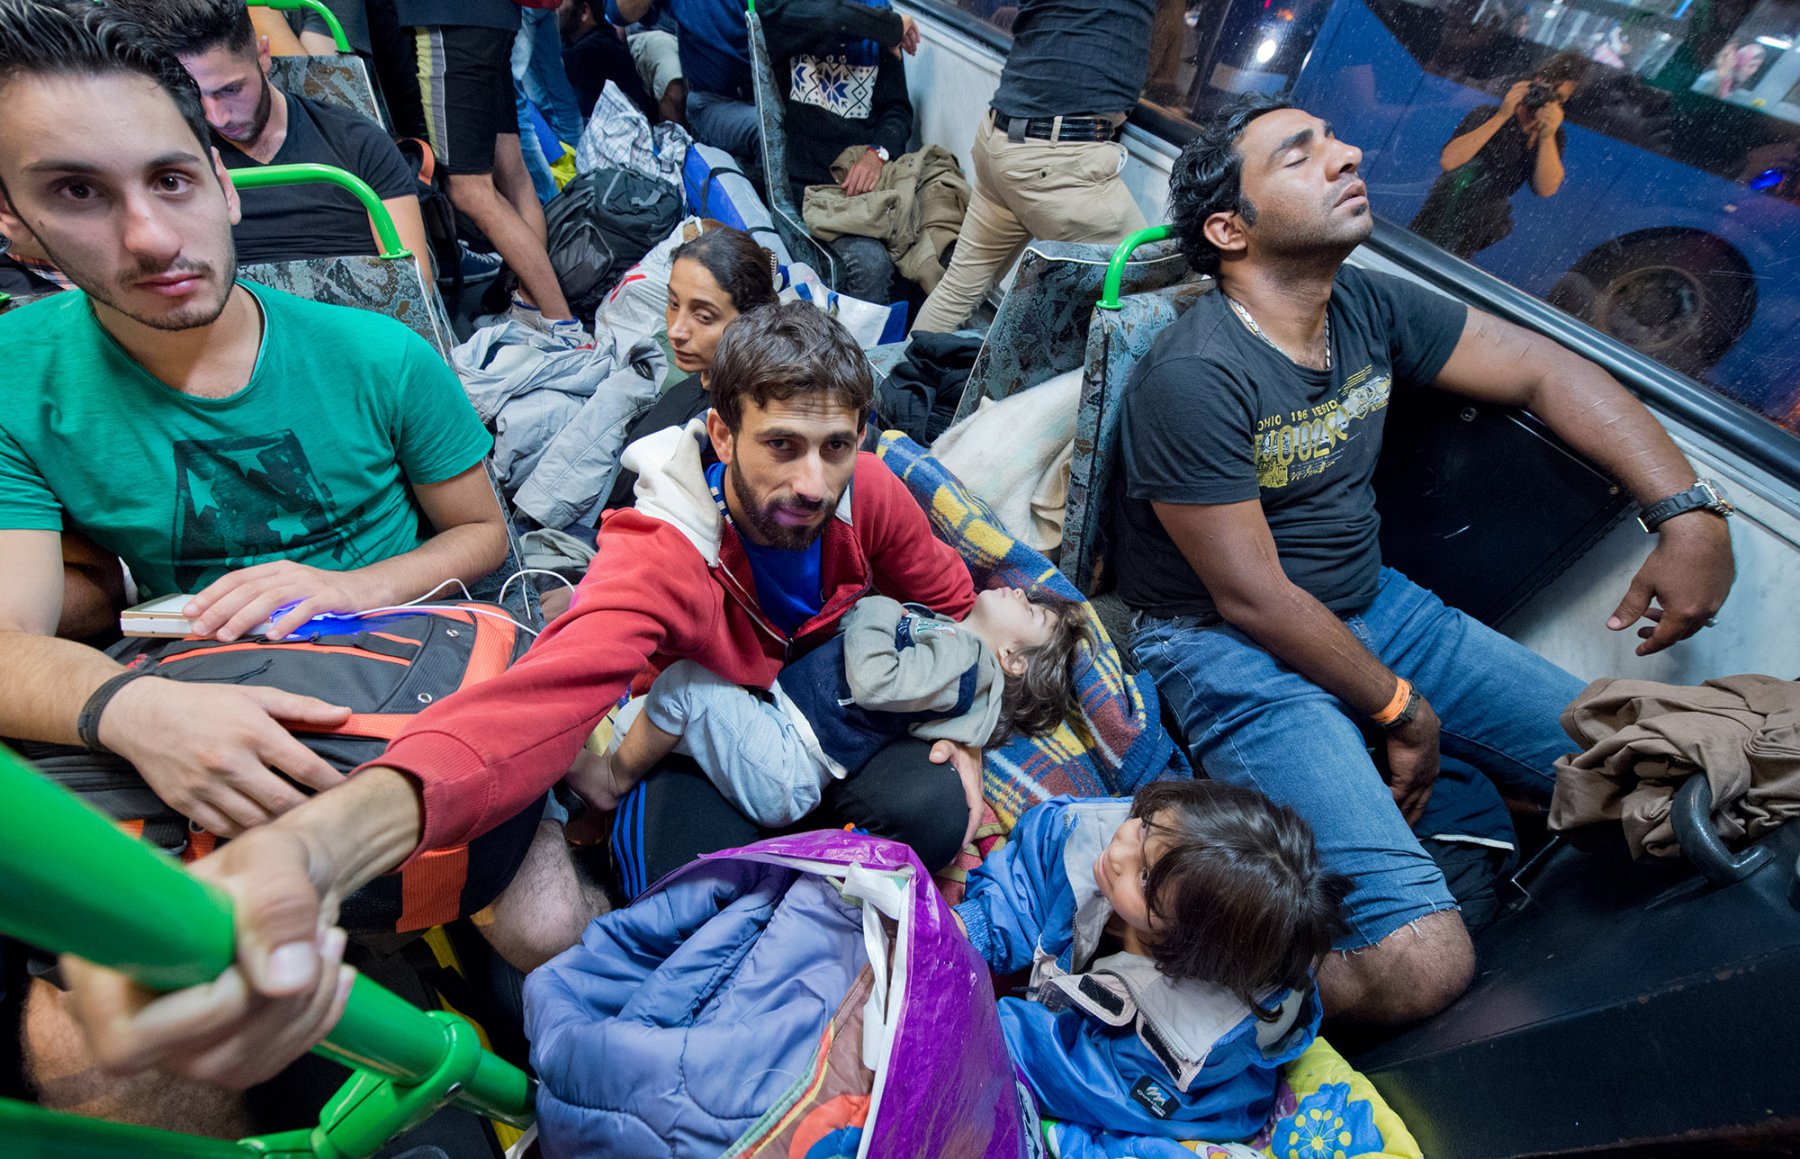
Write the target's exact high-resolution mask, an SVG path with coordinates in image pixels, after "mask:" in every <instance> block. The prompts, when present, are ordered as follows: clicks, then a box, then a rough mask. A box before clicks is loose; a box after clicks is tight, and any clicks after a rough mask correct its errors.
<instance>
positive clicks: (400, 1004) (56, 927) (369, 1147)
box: [0, 746, 533, 1159]
mask: <svg viewBox="0 0 1800 1159" xmlns="http://www.w3.org/2000/svg"><path fill="white" fill-rule="evenodd" d="M0 800H4V801H5V802H6V804H7V808H6V809H5V810H3V811H0V933H5V934H9V935H11V936H13V937H16V938H19V939H20V940H22V941H25V942H29V943H31V944H32V945H35V946H39V947H41V948H43V949H46V950H50V951H53V952H56V953H70V954H76V955H79V956H81V957H83V958H86V959H88V960H90V961H93V962H98V963H100V964H101V965H104V966H109V967H111V968H113V969H115V970H119V971H122V972H124V973H126V974H128V975H130V976H131V977H133V978H135V979H137V980H138V981H139V982H141V983H143V984H144V985H146V986H149V987H152V988H154V989H158V990H165V989H174V988H176V987H181V986H191V985H195V984H198V983H201V982H205V981H208V980H210V979H212V978H214V977H216V976H217V975H218V974H219V973H220V972H221V971H222V970H224V969H225V968H226V967H227V966H228V965H230V963H231V961H232V959H233V956H234V949H233V947H234V941H233V936H232V917H231V906H230V901H229V899H228V898H227V897H226V895H225V894H224V892H223V891H221V890H220V889H218V888H217V887H216V886H213V885H210V884H208V883H206V882H204V881H201V880H200V879H199V878H196V877H194V876H192V875H191V874H188V873H186V872H184V871H182V869H181V868H180V867H179V866H177V865H176V864H175V863H174V862H173V861H172V860H171V859H170V858H169V857H167V856H166V855H164V854H162V853H160V852H159V851H156V850H153V849H151V848H150V847H149V846H147V845H144V844H143V843H141V842H138V841H134V840H132V839H131V838H130V837H127V836H126V835H125V834H124V833H122V832H120V831H119V830H118V829H117V828H116V827H114V825H113V823H112V822H111V821H110V820H108V819H107V818H106V817H104V816H102V815H101V814H99V813H97V812H95V811H94V810H92V809H90V808H88V807H87V806H86V805H84V804H82V803H81V802H80V801H79V800H78V799H77V798H75V797H74V796H73V795H71V794H69V793H68V792H66V791H64V790H63V789H62V788H60V787H59V786H57V785H55V784H53V783H52V782H51V781H50V780H49V779H48V778H46V777H43V776H41V775H40V774H38V773H37V772H36V771H34V770H33V769H32V768H31V767H30V766H29V765H27V764H26V763H25V762H24V761H22V760H20V759H19V758H18V756H17V755H16V754H14V753H13V752H12V751H11V750H10V749H7V748H5V747H4V746H0ZM314 1052H315V1053H317V1054H320V1055H322V1056H324V1057H326V1058H330V1059H334V1060H336V1061H338V1062H341V1063H343V1064H345V1065H346V1066H350V1067H352V1068H354V1069H355V1070H356V1071H357V1072H358V1074H357V1075H356V1077H355V1078H353V1079H352V1080H351V1082H350V1083H349V1084H348V1085H347V1086H346V1087H345V1088H344V1090H343V1091H342V1092H340V1093H339V1095H338V1096H337V1097H336V1098H335V1099H334V1100H333V1102H332V1104H331V1105H330V1106H328V1107H327V1108H326V1120H325V1122H324V1123H322V1124H321V1126H320V1127H319V1128H317V1129H316V1130H314V1131H312V1132H310V1133H309V1132H301V1133H299V1134H300V1135H301V1136H303V1137H310V1138H311V1140H312V1142H311V1144H309V1145H307V1146H303V1147H300V1148H299V1149H297V1150H296V1149H295V1146H294V1142H293V1140H292V1139H288V1138H285V1137H284V1138H283V1139H282V1142H283V1144H284V1145H283V1146H280V1147H273V1148H272V1147H270V1146H268V1145H265V1143H264V1142H262V1141H257V1140H245V1141H243V1144H242V1145H243V1146H246V1147H253V1149H256V1150H258V1153H262V1154H271V1153H284V1154H285V1153H289V1152H292V1153H295V1154H316V1155H321V1156H331V1157H332V1159H339V1157H347V1156H357V1155H369V1154H373V1153H374V1152H375V1150H377V1149H379V1147H380V1146H381V1145H382V1143H384V1142H385V1141H386V1140H387V1138H388V1137H390V1136H391V1135H393V1134H396V1133H398V1132H399V1131H401V1130H404V1129H406V1128H407V1127H409V1126H411V1125H414V1124H416V1123H417V1122H420V1121H422V1120H423V1119H424V1118H425V1117H427V1116H429V1115H430V1114H431V1113H432V1111H434V1110H435V1109H436V1108H437V1107H438V1106H441V1105H442V1104H443V1103H444V1102H449V1101H454V1102H455V1103H456V1104H457V1105H459V1106H462V1107H465V1108H467V1109H468V1110H471V1111H473V1112H475V1113H477V1114H480V1115H485V1116H487V1117H489V1118H492V1119H497V1120H499V1121H501V1122H506V1123H511V1124H513V1125H514V1126H519V1127H523V1126H526V1125H528V1124H529V1123H530V1122H531V1119H532V1098H533V1091H532V1084H531V1080H530V1079H528V1078H527V1077H526V1076H525V1074H524V1073H523V1072H522V1071H520V1070H519V1069H518V1068H517V1067H514V1066H512V1065H511V1064H509V1063H507V1062H504V1061H502V1060H501V1059H499V1058H496V1057H494V1056H493V1055H491V1054H488V1053H487V1052H485V1051H483V1050H482V1049H481V1048H480V1044H479V1039H478V1037H477V1035H476V1032H475V1029H474V1028H473V1027H472V1026H470V1025H469V1024H468V1023H467V1022H464V1021H463V1020H462V1019H460V1018H456V1017H454V1016H451V1015H446V1014H441V1013H437V1012H434V1013H432V1014H426V1013H424V1012H422V1011H420V1010H418V1009H416V1008H414V1007H413V1006H412V1005H410V1004H409V1003H407V1002H405V1001H404V1000H402V999H400V998H398V997H396V996H395V995H394V994H392V993H391V992H389V991H388V990H386V989H384V988H383V987H381V986H380V985H378V984H376V983H374V982H371V981H369V980H368V979H367V978H362V977H359V978H357V980H356V984H355V986H354V987H353V988H352V990H351V992H350V1001H349V1003H348V1005H347V1006H346V1008H345V1010H344V1016H343V1018H342V1019H341V1020H340V1021H339V1022H338V1024H337V1026H336V1027H335V1028H334V1029H333V1030H332V1032H331V1034H330V1036H329V1037H328V1038H327V1039H326V1040H325V1042H323V1043H321V1044H320V1045H319V1046H317V1047H315V1048H314ZM33 1112H35V1114H32V1113H33ZM47 1115H49V1112H37V1111H36V1109H35V1108H21V1105H20V1104H16V1103H8V1102H6V1101H4V1100H0V1135H4V1137H6V1138H8V1139H9V1143H8V1147H9V1148H10V1147H11V1146H13V1143H12V1142H11V1140H16V1139H17V1138H18V1136H17V1135H14V1134H13V1133H12V1132H11V1131H10V1130H5V1129H4V1128H6V1127H8V1126H11V1127H15V1128H16V1127H18V1126H19V1125H20V1124H21V1123H23V1122H25V1121H26V1119H28V1118H33V1119H41V1118H42V1117H43V1116H47ZM57 1118H62V1117H60V1116H57ZM27 1125H29V1124H27ZM94 1126H95V1129H104V1128H105V1127H107V1126H108V1125H105V1124H100V1125H94ZM169 1137H170V1138H173V1139H179V1138H183V1137H182V1136H169ZM270 1142H272V1141H270ZM9 1153H10V1152H9ZM45 1153H46V1154H50V1153H55V1154H57V1155H62V1154H75V1153H76V1152H75V1150H74V1147H73V1145H70V1146H69V1147H68V1148H67V1150H65V1149H64V1148H63V1146H62V1145H61V1144H59V1146H58V1147H57V1149H55V1150H54V1152H45ZM80 1153H81V1154H87V1153H89V1152H86V1151H83V1152H80ZM92 1153H93V1154H104V1153H105V1152H104V1150H95V1151H93V1152H92ZM112 1153H113V1154H119V1153H121V1152H120V1151H119V1150H118V1149H117V1148H116V1147H115V1149H114V1150H113V1152H112ZM143 1153H145V1154H152V1153H154V1154H164V1153H168V1154H174V1153H175V1152H164V1151H155V1150H153V1149H151V1148H150V1147H149V1146H148V1145H146V1148H145V1151H144V1152H143ZM215 1153H218V1152H216V1151H205V1150H198V1151H193V1152H191V1154H194V1155H208V1154H215Z"/></svg>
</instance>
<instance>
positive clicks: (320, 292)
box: [238, 254, 456, 362]
mask: <svg viewBox="0 0 1800 1159" xmlns="http://www.w3.org/2000/svg"><path fill="white" fill-rule="evenodd" d="M238 274H239V276H241V277H244V278H247V279H249V280H250V281H252V282H257V283H260V284H261V285H265V286H272V287H274V288H275V289H277V290H285V291H286V292H287V293H290V294H293V295H295V296H296V297H300V298H309V299H311V300H312V301H315V302H329V303H331V304H332V305H334V306H350V307H353V308H356V309H359V310H373V311H375V312H376V313H378V314H386V315H387V316H388V317H390V318H394V319H397V320H399V321H401V322H404V323H405V324H406V325H407V326H408V327H409V328H411V329H412V330H413V331H414V332H415V333H416V334H418V335H419V336H420V337H421V338H423V339H425V340H426V341H427V342H429V343H431V344H432V346H433V347H435V348H436V349H437V352H438V353H439V354H441V355H443V356H444V360H445V361H446V362H448V361H449V359H450V349H451V347H453V346H455V345H456V337H455V335H454V334H453V333H452V331H451V329H450V316H449V313H448V312H447V311H446V310H445V309H444V300H443V298H442V297H440V296H439V295H438V292H437V287H435V286H430V287H428V286H426V285H425V281H424V279H423V278H422V277H421V276H420V275H419V267H418V266H417V265H416V264H414V263H413V262H412V261H410V260H400V261H388V260H386V259H383V258H379V257H374V256H372V255H367V254H364V255H359V256H353V257H337V258H310V259H308V260H306V261H296V262H264V263H262V264H259V265H250V266H244V267H243V268H242V269H240V270H239V271H238Z"/></svg>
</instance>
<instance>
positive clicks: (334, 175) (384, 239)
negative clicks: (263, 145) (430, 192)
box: [231, 161, 412, 261]
mask: <svg viewBox="0 0 1800 1159" xmlns="http://www.w3.org/2000/svg"><path fill="white" fill-rule="evenodd" d="M309 181H326V182H330V183H331V184H333V185H336V186H338V187H339V188H341V189H346V190H348V191H349V192H350V193H351V194H352V195H353V196H354V197H355V198H356V199H357V200H358V201H360V202H362V205H363V209H365V210H367V211H368V214H369V220H370V221H372V222H374V223H375V236H376V237H377V238H379V239H380V240H381V256H382V258H384V259H386V260H388V261H394V260H396V259H399V258H410V257H412V251H411V250H409V249H407V248H406V247H405V246H403V245H401V244H400V231H399V230H397V229H395V228H394V219H393V217H392V215H390V214H389V213H388V211H387V206H385V205H383V204H381V195H380V194H378V193H376V192H375V190H373V189H372V188H370V187H369V183H368V182H367V181H364V180H363V179H362V178H360V177H358V176H357V175H356V174H354V173H346V172H344V170H342V169H339V168H337V167H335V166H332V165H320V164H317V163H315V162H311V161H308V162H303V163H301V164H297V165H264V166H261V167H260V168H256V169H233V170H232V171H231V183H232V184H233V185H235V186H236V187H237V188H239V189H267V188H269V187H270V186H273V185H304V184H306V183H307V182H309Z"/></svg>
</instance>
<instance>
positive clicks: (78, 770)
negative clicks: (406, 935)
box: [19, 602, 538, 933]
mask: <svg viewBox="0 0 1800 1159" xmlns="http://www.w3.org/2000/svg"><path fill="white" fill-rule="evenodd" d="M326 623H327V624H328V625H329V626H326V627H319V626H318V625H319V621H314V623H313V624H309V625H306V626H305V627H303V628H302V629H301V631H302V632H303V633H304V634H303V635H300V636H296V637H291V638H289V639H286V640H280V641H268V640H261V639H251V640H236V641H233V642H231V643H222V642H220V641H218V640H205V639H168V638H127V639H124V640H121V641H120V642H119V643H117V644H115V645H114V646H113V647H111V648H109V649H108V650H107V654H108V655H110V656H111V657H112V658H113V659H115V660H117V661H119V662H120V663H121V664H124V665H125V666H126V667H127V668H133V669H140V670H142V671H144V672H146V673H150V674H153V675H156V676H161V677H166V678H168V679H171V680H181V681H185V682H190V683H201V684H245V685H260V686H263V687H270V688H280V689H282V690H284V691H286V692H293V693H297V694H299V695H303V696H316V697H318V698H319V699H320V700H324V701H327V702H329V703H332V704H342V705H346V706H348V707H349V709H350V710H351V716H350V719H349V720H347V721H346V722H345V723H344V724H342V725H341V726H339V727H337V728H335V729H332V730H330V731H327V732H301V731H298V730H296V732H295V736H297V737H298V738H299V739H300V740H301V741H302V742H303V743H304V744H306V746H307V747H308V748H310V749H312V750H313V751H314V752H316V753H318V754H319V755H320V756H321V757H323V758H325V760H326V761H327V762H329V763H330V764H331V765H333V766H334V767H336V768H337V769H338V770H339V771H340V772H344V773H348V772H349V771H350V770H351V769H354V768H356V767H357V766H358V765H360V764H362V763H364V762H365V761H369V760H373V759H374V758H376V757H378V756H380V755H381V753H382V751H383V750H384V749H385V748H386V747H387V743H388V742H389V741H390V740H392V739H393V738H394V737H395V736H397V735H398V734H399V732H400V730H401V729H402V728H404V727H405V726H406V724H407V723H408V722H409V721H410V720H411V719H412V718H413V717H414V716H416V715H417V714H418V713H420V712H422V711H424V710H425V709H426V708H427V707H429V706H430V705H432V704H435V703H437V702H438V701H440V700H442V699H443V698H444V697H446V696H451V695H454V694H455V693H456V692H457V691H458V690H459V689H462V688H467V687H468V686H470V685H472V684H478V683H480V682H481V681H483V680H488V679H491V678H493V677H494V676H497V675H499V674H500V673H501V672H504V671H505V670H506V669H507V668H508V667H509V666H510V665H511V664H512V662H513V661H514V660H516V659H518V658H519V656H521V655H523V654H524V652H525V649H526V647H527V646H529V644H530V643H531V637H530V635H529V634H528V633H526V632H525V631H524V630H522V629H521V628H520V627H519V626H518V624H517V623H516V622H515V621H514V620H513V619H512V617H511V616H510V615H509V614H507V612H506V611H505V610H504V609H502V608H500V607H499V606H497V605H494V604H481V603H471V602H456V603H445V604H442V605H436V606H433V607H431V608H419V609H407V610H406V611H403V612H394V613H383V614H381V615H378V616H371V617H363V618H359V619H346V620H343V621H340V622H335V623H334V622H330V621H327V622H326ZM19 747H20V749H21V751H22V752H23V753H24V755H25V756H26V758H27V759H29V760H31V761H33V762H34V763H35V764H36V765H37V766H38V768H39V769H40V770H41V771H42V772H43V773H44V774H45V775H47V776H49V777H50V778H51V779H52V780H55V781H56V782H57V783H58V784H60V785H62V786H63V787H64V788H66V789H69V790H70V791H71V792H74V793H76V794H78V795H79V796H81V797H82V798H83V799H84V800H86V801H87V802H88V803H89V804H90V805H93V806H94V807H95V808H97V809H99V810H100V811H101V812H103V813H106V814H107V815H109V816H111V817H113V818H114V819H115V820H117V821H118V822H120V824H121V825H123V826H124V827H126V828H127V829H129V830H131V831H134V832H136V833H138V834H139V835H141V836H142V838H143V839H144V840H146V841H149V842H150V843H152V844H154V845H157V846H159V847H160V848H162V849H165V850H167V851H168V852H170V853H173V854H176V855H178V856H181V857H183V858H184V859H192V858H195V857H200V856H203V855H205V854H206V853H208V852H210V851H211V850H212V848H213V847H214V845H215V844H216V843H217V839H216V838H214V836H213V835H212V834H210V833H207V832H205V831H199V830H194V829H193V828H192V827H191V826H190V825H189V824H188V822H187V819H186V818H184V817H182V816H181V815H180V814H179V813H177V812H175V810H173V809H171V808H170V807H169V806H168V805H166V804H164V803H163V802H162V800H161V799H159V798H158V797H157V796H156V794H155V793H154V792H152V791H151V789H150V787H149V785H147V784H145V783H144V780H143V778H141V777H140V776H138V774H137V772H136V770H134V769H133V768H132V767H131V765H129V764H128V763H126V762H125V761H124V760H123V759H122V758H120V757H117V756H114V755H112V754H108V753H94V752H89V751H88V750H86V749H83V748H75V747H70V746H66V745H49V744H41V743H31V742H26V743H24V744H22V745H20V746H19ZM537 814H538V811H537V810H534V809H527V810H526V811H525V812H524V813H521V814H520V815H519V816H518V817H515V818H513V819H512V820H510V821H507V822H506V823H505V824H503V825H501V826H499V827H498V828H496V829H493V830H491V831H489V832H488V833H485V834H483V835H482V836H480V837H478V838H476V839H475V840H474V841H472V842H470V843H469V844H468V845H466V846H458V847H456V848H454V849H443V850H435V851H433V852H431V853H428V854H426V855H425V856H423V857H421V858H419V859H417V860H416V861H415V862H414V863H413V864H412V865H410V866H408V867H407V869H406V870H405V871H404V872H401V873H391V874H388V875H387V876H385V877H381V878H377V879H376V880H375V881H373V882H370V883H369V884H368V885H367V886H364V887H363V888H362V889H360V890H358V891H357V892H356V893H355V894H353V895H351V896H350V897H349V898H347V899H345V901H344V904H343V908H342V911H341V913H340V916H339V924H341V925H343V926H344V927H345V928H346V929H348V930H350V931H351V932H354V933H372V932H406V931H411V930H421V929H426V928H429V927H431V926H434V925H438V924H441V923H443V922H448V921H452V920H454V919H455V918H457V917H459V916H466V915H468V914H471V913H473V912H475V911H476V910H479V909H481V908H482V907H483V906H485V905H487V904H488V903H489V902H490V901H492V900H493V899H494V898H495V897H496V896H497V895H498V894H499V892H500V891H501V890H502V889H504V888H505V887H506V884H507V882H509V881H511V880H512V875H513V873H514V872H515V871H516V870H517V869H518V866H519V863H520V862H521V861H522V860H523V859H524V856H525V851H526V849H527V848H528V847H529V846H530V844H531V840H532V837H533V836H534V835H535V834H536V832H537V822H538V816H537Z"/></svg>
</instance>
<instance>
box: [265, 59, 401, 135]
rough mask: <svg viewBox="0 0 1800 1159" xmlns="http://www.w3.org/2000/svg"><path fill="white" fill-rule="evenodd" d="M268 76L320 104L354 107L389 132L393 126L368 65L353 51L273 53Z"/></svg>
mask: <svg viewBox="0 0 1800 1159" xmlns="http://www.w3.org/2000/svg"><path fill="white" fill-rule="evenodd" d="M269 79H270V80H271V81H274V82H275V86H276V87H277V88H279V89H280V90H281V91H282V92H284V93H293V94H294V95H296V96H302V97H305V98H307V99H308V100H314V101H318V102H319V103H320V104H325V105H337V106H340V107H342V108H346V109H354V110H355V111H356V112H359V113H361V114H362V115H363V116H365V117H367V118H369V119H370V120H371V121H374V122H375V123H376V124H377V125H380V126H381V127H382V128H383V129H387V130H388V131H389V132H392V126H390V125H389V124H388V119H387V117H386V116H385V115H384V113H383V111H382V106H381V102H380V101H378V100H377V99H376V97H375V86H374V84H373V83H371V82H370V80H369V67H368V65H366V64H364V63H363V59H362V57H360V56H357V55H355V54H354V53H348V52H346V53H339V54H338V55H337V56H276V57H271V58H269Z"/></svg>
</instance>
